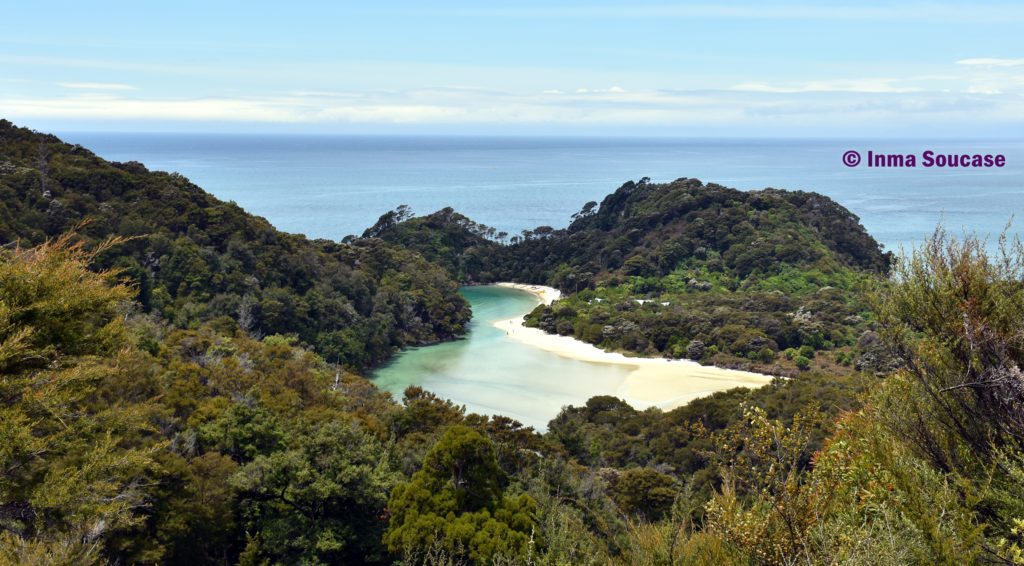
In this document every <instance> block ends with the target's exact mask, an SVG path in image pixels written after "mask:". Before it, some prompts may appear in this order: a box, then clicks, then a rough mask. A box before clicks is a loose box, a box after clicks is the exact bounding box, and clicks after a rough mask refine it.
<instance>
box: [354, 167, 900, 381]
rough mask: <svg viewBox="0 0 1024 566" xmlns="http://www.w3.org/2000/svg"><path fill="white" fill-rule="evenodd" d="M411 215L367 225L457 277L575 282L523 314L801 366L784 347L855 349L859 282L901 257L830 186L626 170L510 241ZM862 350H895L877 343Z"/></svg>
mask: <svg viewBox="0 0 1024 566" xmlns="http://www.w3.org/2000/svg"><path fill="white" fill-rule="evenodd" d="M402 218H405V219H406V220H405V221H404V222H403V221H401V219H402ZM409 218H410V217H409V212H408V210H402V211H395V212H392V213H388V214H386V215H384V216H383V217H382V218H381V220H380V222H378V224H377V225H376V226H374V228H371V229H370V230H367V232H366V233H365V234H364V237H365V238H377V239H383V240H385V241H387V242H389V243H394V244H400V245H402V246H405V247H409V248H410V249H414V250H416V251H418V252H419V253H421V254H422V255H423V256H424V257H427V258H428V259H431V260H433V261H435V262H437V263H439V264H441V265H443V266H445V267H446V269H448V271H449V272H450V273H451V274H452V276H453V277H455V278H457V279H458V280H460V281H462V282H466V283H475V282H482V283H486V282H492V281H498V280H511V281H523V282H531V283H543V284H547V285H553V286H555V287H558V288H560V289H561V290H562V291H563V292H564V293H567V294H568V296H566V297H565V298H564V299H563V300H562V301H559V302H558V303H556V304H555V305H552V306H551V307H547V308H539V309H538V310H536V311H534V312H533V313H531V315H530V316H529V317H528V319H527V321H528V324H530V325H532V326H536V327H539V328H541V329H543V330H545V331H546V332H550V333H553V334H562V335H570V336H574V337H576V338H578V339H580V340H583V341H586V342H590V343H593V344H596V345H598V346H600V347H602V348H605V349H610V350H624V351H630V352H635V353H638V354H641V355H648V356H666V357H676V358H683V357H687V358H690V359H696V360H702V361H705V362H709V363H710V362H713V363H716V364H718V365H728V366H737V367H743V368H749V369H759V370H761V371H766V372H771V373H773V374H776V375H778V374H793V375H795V374H796V370H797V369H802V368H797V367H796V366H795V365H794V364H793V363H791V362H792V357H788V358H779V357H778V356H777V353H778V352H779V351H780V350H785V349H787V348H801V347H805V348H807V349H809V351H810V353H807V351H802V352H801V353H802V354H803V356H804V357H805V358H808V359H810V358H813V357H814V356H813V352H814V350H815V349H822V350H835V351H839V350H840V349H843V348H846V349H847V350H852V349H855V345H856V343H857V339H858V337H859V336H861V335H862V334H863V333H864V332H865V331H868V330H870V329H871V324H872V321H871V319H870V316H869V315H868V313H867V312H866V311H867V307H866V305H865V304H864V302H863V301H862V300H861V291H862V288H863V287H864V286H865V285H867V284H870V283H871V282H872V281H874V280H876V279H878V278H879V277H880V276H881V275H884V274H885V273H886V272H887V270H888V268H889V263H890V261H891V259H892V256H891V254H889V253H882V251H881V246H879V245H878V243H877V242H875V241H874V240H873V239H872V238H871V236H869V235H868V234H867V233H866V232H865V231H864V228H863V227H862V226H861V225H860V223H859V220H858V219H857V217H856V216H854V215H853V214H851V213H850V212H849V211H847V210H846V209H844V208H843V207H841V206H839V205H838V204H836V203H835V202H833V201H832V200H830V199H828V198H827V197H824V196H822V195H818V194H815V193H805V192H799V191H796V192H793V191H781V190H776V189H765V190H762V191H748V192H744V191H738V190H735V189H729V188H726V187H722V186H720V185H715V184H707V185H704V184H702V183H701V182H700V181H696V180H694V179H680V180H678V181H675V182H672V183H668V184H652V183H649V182H646V181H645V182H641V183H632V182H630V183H626V184H625V185H623V186H622V187H620V188H619V189H618V190H617V191H615V192H614V193H613V194H611V195H609V196H608V197H606V198H605V199H604V201H603V202H602V203H601V206H600V207H599V208H597V209H596V210H595V207H594V206H590V205H589V204H588V206H587V207H585V211H584V212H581V213H580V214H578V215H576V216H575V217H574V218H575V220H574V221H573V223H572V224H571V225H570V226H569V227H568V228H567V229H564V230H553V229H551V228H550V227H541V228H538V229H536V230H534V231H532V232H527V233H525V234H524V236H523V237H522V238H518V237H517V238H514V239H512V240H509V241H508V245H503V244H506V241H505V239H504V238H499V241H494V240H492V239H489V237H490V236H492V232H493V230H492V229H488V228H487V227H485V226H480V225H477V224H476V223H474V222H472V221H471V220H469V219H468V218H466V217H464V216H462V215H459V214H457V213H455V212H454V211H453V210H451V209H450V208H449V209H445V210H442V211H439V212H436V213H434V214H431V215H429V216H425V217H422V218H412V219H409ZM691 343H694V344H695V345H694V349H693V351H692V352H689V351H688V348H689V345H690V344H691ZM700 345H704V346H705V347H704V348H701V347H700ZM711 347H714V350H712V349H711ZM847 350H844V352H846V351H847ZM849 354H850V355H851V356H852V357H854V358H855V361H857V360H859V358H860V356H861V355H863V354H865V352H863V351H856V352H849ZM832 358H834V356H832V357H831V358H830V359H832ZM865 364H867V365H880V366H885V365H886V360H884V359H883V360H879V359H877V358H876V357H874V354H872V355H871V356H869V357H868V359H866V360H865ZM860 365H863V364H860ZM849 366H850V364H841V363H836V364H835V365H834V366H833V367H831V368H830V369H832V370H833V371H838V372H844V371H849V370H848V369H847V368H848V367H849Z"/></svg>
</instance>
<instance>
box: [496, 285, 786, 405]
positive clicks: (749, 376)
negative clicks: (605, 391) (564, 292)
mask: <svg viewBox="0 0 1024 566" xmlns="http://www.w3.org/2000/svg"><path fill="white" fill-rule="evenodd" d="M496 285H497V286H499V287H508V288H512V289H519V290H522V291H527V292H530V293H533V294H534V295H535V296H536V297H537V299H538V300H539V301H540V302H541V303H543V304H545V305H550V304H551V303H552V302H554V301H556V300H558V298H559V297H560V296H561V292H559V291H558V289H553V288H551V287H545V286H543V285H526V284H521V283H497V284H496ZM492 324H493V325H494V326H495V327H496V328H499V329H501V330H505V331H506V333H507V334H508V336H509V338H512V339H513V340H516V341H519V342H521V343H524V344H527V345H530V346H533V347H536V348H540V349H542V350H546V351H548V352H551V353H554V354H557V355H559V356H562V357H565V358H571V359H575V360H581V361H586V362H591V363H598V364H617V365H624V366H633V367H634V368H635V369H634V370H633V371H632V372H630V373H629V374H628V376H627V377H626V379H625V381H624V382H623V383H622V384H621V385H620V386H619V388H618V390H617V391H614V392H609V394H613V395H615V396H617V397H620V398H622V399H623V400H625V401H626V402H627V403H629V404H630V405H633V406H634V407H637V408H646V407H651V406H657V407H660V408H662V409H666V410H668V409H674V408H676V407H679V406H681V405H685V404H686V403H689V402H690V401H692V400H694V399H696V398H698V397H703V396H706V395H710V394H712V393H714V392H716V391H724V390H726V389H732V388H734V387H761V386H762V385H765V384H767V383H769V382H770V381H771V380H772V379H773V377H772V376H769V375H763V374H759V373H753V372H747V371H738V370H731V369H723V368H717V367H713V366H702V365H700V364H699V363H697V362H694V361H690V360H667V359H662V358H631V357H627V356H625V355H623V354H618V353H612V352H605V351H604V350H601V349H600V348H598V347H596V346H593V345H592V344H587V343H586V342H582V341H580V340H576V339H575V338H571V337H568V336H557V335H554V334H548V333H546V332H544V331H543V330H540V329H538V328H527V327H526V326H523V318H522V317H518V318H510V319H505V320H498V321H494V322H493V323H492Z"/></svg>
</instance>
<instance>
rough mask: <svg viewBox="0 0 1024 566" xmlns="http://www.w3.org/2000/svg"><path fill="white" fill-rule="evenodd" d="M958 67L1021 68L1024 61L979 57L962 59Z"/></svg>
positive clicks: (958, 62)
mask: <svg viewBox="0 0 1024 566" xmlns="http://www.w3.org/2000/svg"><path fill="white" fill-rule="evenodd" d="M956 64H957V65H978V66H984V67H1019V66H1021V65H1024V59H1003V58H999V57H977V58H974V59H961V60H959V61H957V62H956Z"/></svg>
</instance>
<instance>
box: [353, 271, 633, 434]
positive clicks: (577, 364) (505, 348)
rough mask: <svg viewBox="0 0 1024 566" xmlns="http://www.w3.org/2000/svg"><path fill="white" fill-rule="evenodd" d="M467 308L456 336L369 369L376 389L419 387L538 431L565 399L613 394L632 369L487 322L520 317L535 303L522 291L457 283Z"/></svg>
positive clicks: (571, 401) (570, 401)
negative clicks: (534, 342)
mask: <svg viewBox="0 0 1024 566" xmlns="http://www.w3.org/2000/svg"><path fill="white" fill-rule="evenodd" d="M461 292H462V294H463V296H465V297H466V299H467V300H469V302H470V305H472V307H473V320H472V321H471V322H470V327H469V332H468V334H467V335H466V336H465V337H464V338H463V339H461V340H456V341H454V342H446V343H444V344H437V345H434V346H426V347H423V348H411V349H409V350H406V351H404V352H402V353H400V354H398V355H397V356H396V357H395V358H394V359H393V360H392V361H391V362H390V363H388V364H387V365H386V366H384V367H381V368H379V369H378V370H377V371H376V372H374V374H373V380H374V382H375V383H376V384H377V386H378V387H380V388H381V389H384V390H386V391H390V392H391V393H392V394H394V396H395V398H396V399H401V397H402V391H404V390H405V388H406V387H408V386H410V385H419V386H421V387H423V388H424V389H427V390H429V391H432V392H434V393H436V394H437V395H440V396H441V397H444V398H446V399H451V400H452V401H455V402H456V403H458V404H460V405H465V406H466V408H467V409H468V410H470V411H473V412H477V413H481V414H486V415H489V414H503V415H507V416H509V417H512V418H514V419H517V420H519V421H520V422H522V423H523V424H526V425H529V426H534V427H536V428H538V429H540V430H543V429H544V428H545V427H546V425H547V423H548V421H549V420H551V418H552V417H554V416H555V415H556V414H558V411H559V410H560V409H561V408H562V407H563V406H565V405H581V404H583V403H584V402H585V401H586V400H587V399H589V398H590V397H593V396H594V395H606V394H609V393H614V392H615V390H616V389H618V387H619V385H620V384H621V383H622V381H623V380H624V379H625V378H626V375H627V374H629V372H630V371H631V369H632V368H630V367H628V366H621V365H611V364H596V363H589V362H581V361H577V360H571V359H568V358H563V357H561V356H558V355H557V354H553V353H550V352H547V351H544V350H541V349H538V348H534V347H532V346H527V345H525V344H521V343H519V342H516V341H515V340H513V339H512V338H511V337H509V336H508V335H507V334H506V331H505V330H501V329H499V328H495V327H494V326H493V325H492V324H491V323H492V322H494V321H496V320H504V319H508V318H512V317H514V316H522V315H523V314H525V313H527V312H529V311H530V310H532V309H533V308H534V307H535V306H537V304H538V301H537V298H536V297H535V296H534V295H532V294H530V293H527V292H524V291H518V290H516V289H507V288H503V287H463V288H462V290H461Z"/></svg>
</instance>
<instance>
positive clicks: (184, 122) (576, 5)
mask: <svg viewBox="0 0 1024 566" xmlns="http://www.w3.org/2000/svg"><path fill="white" fill-rule="evenodd" d="M4 4H5V5H4V6H3V9H2V12H3V28H4V31H3V33H2V34H0V117H3V118H7V119H9V120H12V121H14V122H15V123H16V124H19V125H26V126H29V127H33V128H36V129H40V130H50V131H185V132H309V133H383V134H395V133H411V134H434V133H437V134H573V135H575V134H580V135H587V134H594V135H622V136H628V135H669V136H722V137H730V136H749V137H780V136H781V137H785V136H796V137H830V138H834V137H865V136H888V137H977V138H986V137H1019V135H1020V133H1021V132H1022V131H1024V129H1022V126H1024V39H1022V36H1021V33H1020V30H1021V29H1024V3H1021V2H999V3H992V2H984V1H981V2H964V3H931V2H915V3H901V2H878V3H872V2H856V3H852V2H851V3H848V4H843V3H841V2H798V3H774V4H773V3H769V2H740V3H723V2H714V3H710V2H709V3H700V2H694V3H690V2H675V3H646V2H644V1H643V0H639V1H637V2H629V3H626V2H607V1H589V2H556V1H546V2H535V1H532V0H524V1H519V2H515V3H503V2H501V1H489V2H450V1H444V0H438V1H431V2H387V1H373V2H359V3H354V2H344V1H325V2H303V1H298V0H292V1H290V2H261V1H246V2H235V1H216V0H205V1H202V2H196V1H192V0H176V1H174V2H140V1H138V0H136V1H134V2H105V1H90V2H81V1H74V2H64V1H59V0H58V1H48V2H31V1H20V2H17V1H10V2H5V3H4Z"/></svg>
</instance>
